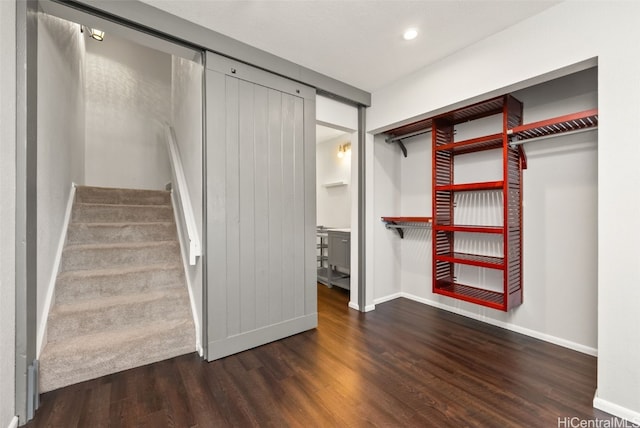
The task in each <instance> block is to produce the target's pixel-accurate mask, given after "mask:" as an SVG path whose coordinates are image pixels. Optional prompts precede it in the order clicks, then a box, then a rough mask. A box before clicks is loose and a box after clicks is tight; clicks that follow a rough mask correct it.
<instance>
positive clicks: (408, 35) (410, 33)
mask: <svg viewBox="0 0 640 428" xmlns="http://www.w3.org/2000/svg"><path fill="white" fill-rule="evenodd" d="M416 37H418V30H416V29H415V28H408V29H407V30H406V31H405V32H404V34H403V35H402V38H403V39H405V40H413V39H415V38H416Z"/></svg>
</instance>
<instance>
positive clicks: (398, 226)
mask: <svg viewBox="0 0 640 428" xmlns="http://www.w3.org/2000/svg"><path fill="white" fill-rule="evenodd" d="M385 227H386V228H387V229H431V226H427V225H422V224H421V225H417V224H416V225H410V224H386V225H385Z"/></svg>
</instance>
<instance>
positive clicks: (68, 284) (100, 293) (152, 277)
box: [55, 263, 185, 304]
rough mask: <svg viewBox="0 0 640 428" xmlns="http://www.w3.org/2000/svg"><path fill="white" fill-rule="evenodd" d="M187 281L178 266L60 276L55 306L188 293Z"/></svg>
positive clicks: (72, 273)
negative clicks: (178, 291) (153, 293)
mask: <svg viewBox="0 0 640 428" xmlns="http://www.w3.org/2000/svg"><path fill="white" fill-rule="evenodd" d="M184 281H185V276H184V269H183V267H182V265H180V264H177V263H176V264H173V265H171V264H162V265H148V266H134V267H125V268H122V267H118V268H111V269H98V270H77V271H69V272H64V273H61V274H60V275H58V279H57V281H56V292H55V303H56V304H68V303H73V302H76V303H77V302H81V301H84V300H90V299H97V298H101V297H113V296H123V295H130V294H138V293H146V292H149V291H154V290H165V289H170V288H180V289H184Z"/></svg>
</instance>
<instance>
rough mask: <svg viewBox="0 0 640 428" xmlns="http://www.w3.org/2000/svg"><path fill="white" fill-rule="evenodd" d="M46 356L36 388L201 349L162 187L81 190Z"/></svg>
mask: <svg viewBox="0 0 640 428" xmlns="http://www.w3.org/2000/svg"><path fill="white" fill-rule="evenodd" d="M54 296H55V297H54V301H53V306H52V308H51V310H50V312H49V317H48V322H47V336H46V339H47V342H46V345H45V347H44V348H43V350H42V352H41V354H40V390H41V391H43V392H45V391H50V390H53V389H56V388H60V387H63V386H67V385H71V384H73V383H77V382H81V381H84V380H88V379H94V378H97V377H100V376H104V375H107V374H110V373H115V372H118V371H121V370H126V369H129V368H133V367H138V366H141V365H145V364H149V363H153V362H156V361H161V360H164V359H167V358H172V357H175V356H177V355H182V354H185V353H189V352H193V351H195V348H196V346H195V325H194V321H193V314H192V312H191V303H190V300H189V293H188V289H187V286H186V278H185V273H184V267H183V262H182V257H181V253H180V243H179V241H178V238H177V230H176V224H175V219H174V214H173V207H172V205H171V194H170V192H166V191H151V190H129V189H109V188H96V187H82V186H81V187H78V188H77V189H76V197H75V201H74V206H73V211H72V219H71V223H70V224H69V227H68V231H67V240H66V243H65V248H64V250H63V252H62V258H61V261H60V270H59V273H58V276H57V279H56V288H55V293H54Z"/></svg>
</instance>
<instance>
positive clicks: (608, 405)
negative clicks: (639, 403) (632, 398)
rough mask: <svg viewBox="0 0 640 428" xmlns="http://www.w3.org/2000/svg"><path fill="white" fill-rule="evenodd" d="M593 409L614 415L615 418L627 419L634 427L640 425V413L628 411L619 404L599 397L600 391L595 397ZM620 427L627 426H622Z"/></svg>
mask: <svg viewBox="0 0 640 428" xmlns="http://www.w3.org/2000/svg"><path fill="white" fill-rule="evenodd" d="M593 407H595V408H596V409H599V410H602V411H603V412H607V413H610V414H612V415H613V416H617V417H619V418H622V419H625V420H626V421H629V422H630V423H631V424H632V426H639V425H640V413H639V412H636V411H633V410H631V409H627V408H626V407H622V406H620V405H618V404H615V403H612V402H610V401H607V400H604V399H602V398H600V397H598V390H596V394H595V397H594V398H593ZM619 426H626V425H624V424H621V425H619Z"/></svg>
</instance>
